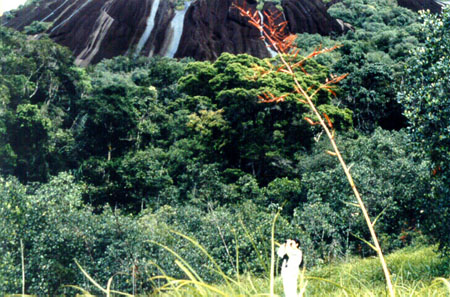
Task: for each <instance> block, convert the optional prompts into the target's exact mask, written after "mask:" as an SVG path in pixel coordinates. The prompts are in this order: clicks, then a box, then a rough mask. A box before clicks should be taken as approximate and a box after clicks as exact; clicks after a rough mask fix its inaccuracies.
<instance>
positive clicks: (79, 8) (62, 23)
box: [50, 0, 92, 33]
mask: <svg viewBox="0 0 450 297" xmlns="http://www.w3.org/2000/svg"><path fill="white" fill-rule="evenodd" d="M91 1H92V0H87V1H86V2H84V3H83V4H82V5H81V6H80V7H78V8H77V9H75V11H74V12H72V14H71V15H69V17H68V18H67V19H65V20H64V21H62V22H61V23H59V24H58V26H56V27H53V28H52V30H50V33H52V32H53V31H55V30H56V29H58V28H59V27H61V26H62V25H64V24H65V23H67V22H68V21H69V20H70V19H71V18H73V17H74V16H75V15H76V14H77V13H78V12H80V10H82V9H83V8H84V7H85V6H86V5H88V4H89V3H90V2H91Z"/></svg>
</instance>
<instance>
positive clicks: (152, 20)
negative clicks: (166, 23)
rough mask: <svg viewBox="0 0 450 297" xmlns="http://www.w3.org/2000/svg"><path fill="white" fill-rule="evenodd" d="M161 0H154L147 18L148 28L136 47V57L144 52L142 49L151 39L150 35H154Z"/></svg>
mask: <svg viewBox="0 0 450 297" xmlns="http://www.w3.org/2000/svg"><path fill="white" fill-rule="evenodd" d="M159 3H160V0H153V3H152V7H151V11H150V15H149V16H148V18H147V26H146V27H145V31H144V33H143V34H142V36H141V38H140V39H139V42H138V44H137V46H136V52H135V54H136V55H139V54H140V52H141V51H142V48H143V47H144V46H145V44H146V43H147V40H148V38H149V37H150V34H152V31H153V28H154V27H155V17H156V12H157V11H158V7H159Z"/></svg>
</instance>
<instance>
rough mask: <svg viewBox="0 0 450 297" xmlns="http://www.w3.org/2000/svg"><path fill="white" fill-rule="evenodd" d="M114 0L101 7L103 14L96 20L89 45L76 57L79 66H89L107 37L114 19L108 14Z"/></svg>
mask: <svg viewBox="0 0 450 297" xmlns="http://www.w3.org/2000/svg"><path fill="white" fill-rule="evenodd" d="M113 1H114V0H109V1H108V2H106V3H105V4H104V5H103V7H102V8H101V11H102V12H101V14H100V16H99V18H98V19H97V21H96V22H95V29H94V32H93V33H92V34H91V35H90V36H89V43H88V45H87V47H85V48H84V49H83V51H82V52H81V53H80V54H79V55H78V56H77V57H76V59H75V64H76V65H79V66H87V65H88V64H89V63H91V61H92V59H93V58H94V57H95V55H97V53H98V51H99V50H100V46H101V44H102V42H103V39H105V36H106V34H107V33H108V31H109V29H110V28H111V25H112V24H113V23H114V19H113V18H112V17H111V16H110V15H109V14H108V12H107V11H108V9H109V8H110V7H111V5H112V2H113Z"/></svg>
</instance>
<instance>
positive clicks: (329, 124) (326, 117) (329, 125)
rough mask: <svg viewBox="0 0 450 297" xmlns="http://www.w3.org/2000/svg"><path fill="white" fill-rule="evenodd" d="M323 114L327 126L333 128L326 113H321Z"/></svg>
mask: <svg viewBox="0 0 450 297" xmlns="http://www.w3.org/2000/svg"><path fill="white" fill-rule="evenodd" d="M323 116H324V117H325V119H326V120H327V124H328V127H330V129H333V123H331V120H330V118H329V117H328V115H327V114H326V113H323Z"/></svg>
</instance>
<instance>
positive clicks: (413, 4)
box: [397, 0, 442, 13]
mask: <svg viewBox="0 0 450 297" xmlns="http://www.w3.org/2000/svg"><path fill="white" fill-rule="evenodd" d="M397 1H398V5H400V6H403V7H406V8H409V9H411V10H414V11H419V10H427V9H428V10H430V11H431V12H432V13H440V12H441V10H442V6H441V5H440V4H438V3H437V2H436V1H434V0H397Z"/></svg>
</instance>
